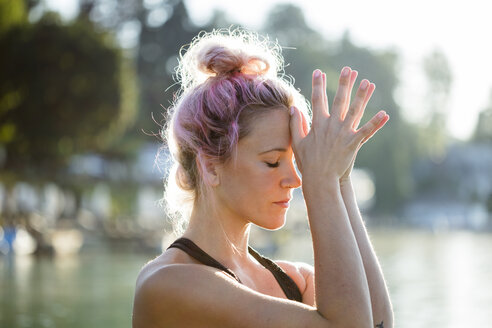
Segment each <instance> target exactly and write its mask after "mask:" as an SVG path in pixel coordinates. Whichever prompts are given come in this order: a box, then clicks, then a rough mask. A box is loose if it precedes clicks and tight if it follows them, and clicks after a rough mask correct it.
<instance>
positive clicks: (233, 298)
mask: <svg viewBox="0 0 492 328" xmlns="http://www.w3.org/2000/svg"><path fill="white" fill-rule="evenodd" d="M267 309H268V310H267ZM132 322H133V327H134V328H148V327H161V326H164V327H190V328H192V327H204V326H206V327H255V328H258V327H269V328H272V327H283V328H286V327H301V326H305V325H308V326H310V327H321V326H323V324H326V321H325V320H324V319H323V318H322V317H321V316H319V313H318V312H317V311H316V309H315V308H313V307H310V306H308V305H306V304H301V303H299V302H293V301H290V300H285V299H280V298H276V297H272V296H268V295H265V294H261V293H259V292H256V291H254V290H252V289H250V288H248V287H246V286H244V285H241V284H240V283H238V282H236V281H235V280H234V279H232V278H230V277H229V276H228V275H226V274H224V273H223V272H221V271H218V270H216V269H214V268H211V267H207V266H204V265H196V264H169V265H163V266H160V267H155V268H152V267H149V266H147V268H144V269H143V270H142V272H141V274H140V275H139V277H138V279H137V285H136V289H135V298H134V304H133V318H132Z"/></svg>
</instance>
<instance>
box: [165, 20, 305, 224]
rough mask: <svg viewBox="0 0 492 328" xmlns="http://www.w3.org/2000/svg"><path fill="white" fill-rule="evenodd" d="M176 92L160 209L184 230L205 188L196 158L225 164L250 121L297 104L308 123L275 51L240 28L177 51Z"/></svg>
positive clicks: (277, 48) (168, 128)
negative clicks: (168, 158) (162, 199)
mask: <svg viewBox="0 0 492 328" xmlns="http://www.w3.org/2000/svg"><path fill="white" fill-rule="evenodd" d="M176 73H177V74H176V78H177V82H179V83H180V84H181V89H180V90H179V91H178V93H177V94H176V95H175V100H174V102H173V104H172V105H171V107H170V108H169V111H168V118H167V124H166V126H164V128H163V130H162V137H163V139H164V142H165V144H167V146H168V147H169V151H170V155H171V157H170V158H171V162H172V163H171V166H170V170H169V174H168V175H167V177H166V178H165V180H164V183H165V192H164V201H165V208H166V212H167V214H168V216H169V218H170V219H171V222H172V224H173V230H174V232H175V233H176V234H180V233H182V232H183V229H184V228H185V226H186V223H187V221H188V219H189V216H190V214H191V211H192V209H193V206H194V204H195V202H196V200H197V199H198V198H199V197H201V196H203V195H206V193H207V191H210V189H211V187H210V186H208V185H207V184H206V183H204V181H203V175H202V172H203V170H204V169H205V168H204V167H203V162H204V161H203V160H202V159H207V160H208V161H211V162H212V163H226V162H228V161H229V160H230V159H231V158H232V157H233V154H234V152H235V149H236V146H237V143H238V142H239V140H240V139H241V138H244V137H245V136H247V135H248V134H249V133H250V132H251V128H252V126H253V124H254V120H255V119H257V118H258V117H260V116H261V115H263V114H265V113H268V112H270V111H272V110H289V108H290V107H291V106H296V107H297V108H298V109H299V110H300V111H302V112H303V113H304V117H305V118H306V119H307V121H308V124H309V121H310V111H309V104H308V103H307V102H306V100H305V98H304V97H303V96H302V95H301V94H300V92H299V91H298V90H296V89H295V88H294V86H293V85H292V83H291V80H292V79H291V78H289V77H288V76H286V75H285V74H284V72H283V57H282V56H281V47H280V46H279V45H278V43H277V42H272V41H270V40H269V39H268V38H267V37H262V36H260V35H258V34H257V33H254V32H250V31H245V30H243V29H233V30H232V29H220V30H213V31H212V32H208V33H207V32H201V33H200V34H198V36H196V37H195V38H194V39H193V40H192V42H191V43H190V44H189V45H188V46H184V47H183V48H181V51H180V57H179V65H178V67H177V69H176Z"/></svg>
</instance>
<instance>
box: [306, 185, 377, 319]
mask: <svg viewBox="0 0 492 328" xmlns="http://www.w3.org/2000/svg"><path fill="white" fill-rule="evenodd" d="M318 180H319V179H318ZM309 181H310V180H309V179H304V180H303V193H304V198H305V200H306V206H307V210H308V218H309V225H310V228H311V234H312V239H313V249H314V271H315V295H316V306H317V309H318V312H319V313H321V314H322V315H323V316H324V317H325V318H328V319H333V320H334V321H335V322H338V323H340V324H341V325H342V326H354V327H371V324H372V322H373V319H372V309H371V300H370V292H369V287H368V282H367V279H366V274H365V272H364V266H363V262H362V258H361V255H360V252H359V250H358V246H357V242H356V239H355V236H354V233H353V232H352V228H351V225H350V222H349V218H348V214H347V211H346V209H345V205H344V203H343V198H342V194H341V190H340V186H339V185H338V179H336V180H335V179H332V181H329V180H328V179H327V180H326V181H317V180H316V179H315V180H312V181H313V183H310V182H309Z"/></svg>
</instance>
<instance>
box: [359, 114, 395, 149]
mask: <svg viewBox="0 0 492 328" xmlns="http://www.w3.org/2000/svg"><path fill="white" fill-rule="evenodd" d="M388 121H389V115H388V114H386V116H385V117H384V118H383V120H382V121H381V122H380V123H379V124H378V126H376V128H375V129H374V130H373V131H372V132H371V133H370V134H369V135H368V136H367V137H365V138H364V139H362V142H361V146H362V144H364V143H366V141H367V140H369V139H371V138H372V136H373V135H375V134H376V132H378V131H379V130H380V129H381V128H382V127H383V126H385V125H386V122H388Z"/></svg>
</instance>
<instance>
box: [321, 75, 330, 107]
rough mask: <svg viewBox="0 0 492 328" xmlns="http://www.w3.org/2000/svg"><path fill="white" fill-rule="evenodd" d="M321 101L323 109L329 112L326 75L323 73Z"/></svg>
mask: <svg viewBox="0 0 492 328" xmlns="http://www.w3.org/2000/svg"><path fill="white" fill-rule="evenodd" d="M323 90H324V92H323V100H324V102H325V108H326V109H327V110H329V107H330V106H329V105H328V96H327V95H326V74H325V73H323Z"/></svg>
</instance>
